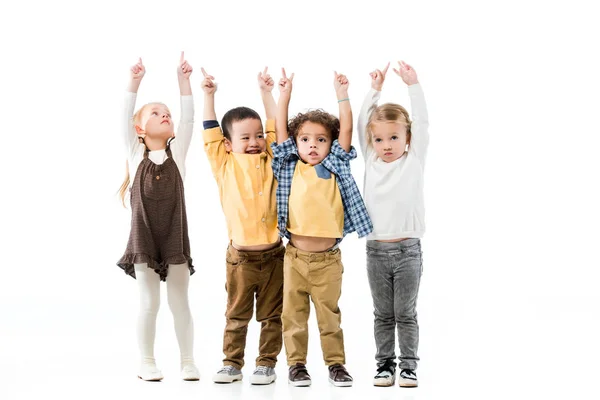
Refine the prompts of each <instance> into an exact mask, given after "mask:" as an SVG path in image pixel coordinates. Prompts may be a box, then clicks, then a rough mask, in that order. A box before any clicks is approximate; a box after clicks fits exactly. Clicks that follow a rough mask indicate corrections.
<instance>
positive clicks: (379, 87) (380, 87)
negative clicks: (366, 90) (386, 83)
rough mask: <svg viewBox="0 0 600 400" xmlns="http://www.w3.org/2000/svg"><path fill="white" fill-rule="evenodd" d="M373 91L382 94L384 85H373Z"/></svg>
mask: <svg viewBox="0 0 600 400" xmlns="http://www.w3.org/2000/svg"><path fill="white" fill-rule="evenodd" d="M371 89H373V90H377V91H378V92H381V89H383V85H371Z"/></svg>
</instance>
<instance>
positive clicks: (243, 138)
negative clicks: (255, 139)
mask: <svg viewBox="0 0 600 400" xmlns="http://www.w3.org/2000/svg"><path fill="white" fill-rule="evenodd" d="M240 140H248V136H242V137H241V138H240Z"/></svg>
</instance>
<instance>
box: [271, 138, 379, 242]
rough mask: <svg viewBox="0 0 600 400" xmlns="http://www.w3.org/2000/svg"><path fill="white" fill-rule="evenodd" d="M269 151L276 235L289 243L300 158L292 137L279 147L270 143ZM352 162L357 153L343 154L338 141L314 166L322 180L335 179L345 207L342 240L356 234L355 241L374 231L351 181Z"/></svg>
mask: <svg viewBox="0 0 600 400" xmlns="http://www.w3.org/2000/svg"><path fill="white" fill-rule="evenodd" d="M271 148H272V149H273V174H274V175H275V179H277V194H276V197H277V223H278V227H279V235H280V236H285V237H287V238H288V239H290V238H291V234H290V232H289V231H288V230H287V222H288V215H289V208H288V201H289V198H290V191H291V189H292V178H293V177H294V170H295V169H296V163H297V162H298V160H299V159H300V155H299V154H298V148H297V147H296V142H295V141H294V139H293V138H291V137H290V138H288V139H287V140H286V141H285V142H283V143H281V144H279V145H278V144H277V143H272V144H271ZM355 158H356V150H355V149H354V147H352V148H351V149H350V152H349V153H346V151H345V150H344V149H343V148H342V146H340V144H339V143H338V141H337V140H335V141H334V142H333V144H332V145H331V152H330V153H329V154H328V155H327V157H325V159H324V160H323V161H321V163H320V164H318V165H315V169H316V172H317V175H318V176H320V177H324V174H326V176H327V177H329V176H330V173H332V174H334V175H335V177H336V178H337V182H338V187H339V189H340V194H341V196H342V204H343V205H344V232H343V234H344V236H346V235H347V234H349V233H352V232H354V231H356V232H357V233H358V237H363V236H366V235H368V234H369V233H371V231H373V224H372V223H371V219H370V218H369V214H368V213H367V208H366V207H365V203H364V201H363V199H362V197H361V195H360V192H359V190H358V187H357V186H356V182H355V181H354V177H353V176H352V173H351V172H350V160H353V159H355ZM323 170H325V171H323ZM341 241H342V239H340V238H338V241H337V242H338V243H339V242H341Z"/></svg>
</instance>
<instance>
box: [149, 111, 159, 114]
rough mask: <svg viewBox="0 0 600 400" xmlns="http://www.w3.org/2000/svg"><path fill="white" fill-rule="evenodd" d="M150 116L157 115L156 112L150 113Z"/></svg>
mask: <svg viewBox="0 0 600 400" xmlns="http://www.w3.org/2000/svg"><path fill="white" fill-rule="evenodd" d="M150 115H158V113H157V112H156V111H152V114H150Z"/></svg>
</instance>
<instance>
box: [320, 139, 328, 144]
mask: <svg viewBox="0 0 600 400" xmlns="http://www.w3.org/2000/svg"><path fill="white" fill-rule="evenodd" d="M319 142H320V143H326V142H327V139H325V138H319Z"/></svg>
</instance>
